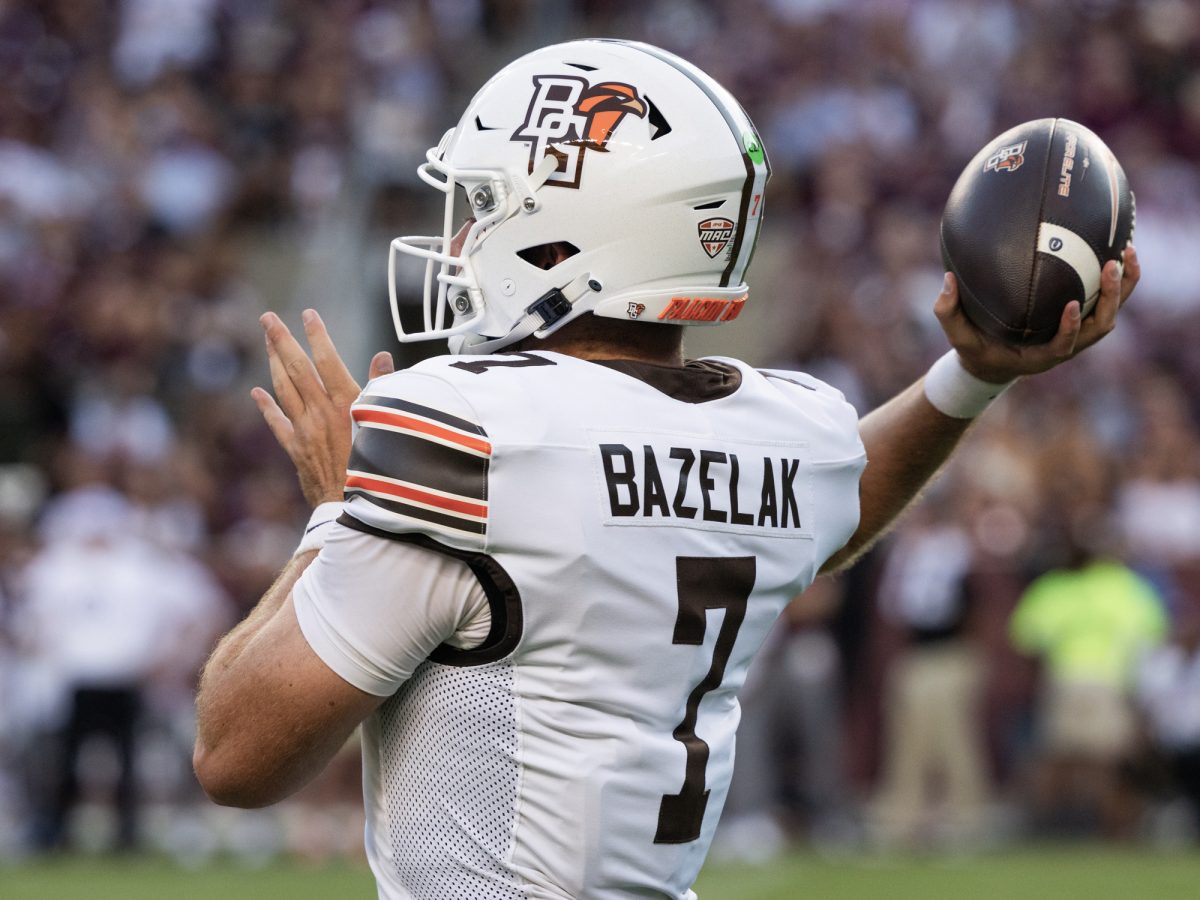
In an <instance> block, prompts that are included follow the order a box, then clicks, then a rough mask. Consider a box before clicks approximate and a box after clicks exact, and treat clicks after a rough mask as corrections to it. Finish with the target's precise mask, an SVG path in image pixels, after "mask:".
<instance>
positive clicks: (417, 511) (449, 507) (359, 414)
mask: <svg viewBox="0 0 1200 900" xmlns="http://www.w3.org/2000/svg"><path fill="white" fill-rule="evenodd" d="M351 416H352V417H353V419H354V423H355V425H356V426H357V428H356V432H355V437H354V446H353V449H352V450H351V453H350V463H349V466H348V467H347V473H346V500H347V506H346V510H347V512H348V513H349V514H350V515H351V517H352V518H355V519H358V520H359V521H361V522H363V523H365V524H367V525H369V526H371V527H373V528H375V529H378V530H382V531H386V532H390V533H395V534H408V533H424V534H428V535H429V536H431V537H434V538H436V539H438V540H440V541H443V542H447V543H450V544H457V545H460V546H463V547H471V548H479V547H480V546H481V545H482V544H483V543H484V541H485V540H486V537H487V524H488V499H487V498H488V491H487V487H488V467H489V465H490V462H491V456H492V444H491V442H490V441H489V440H488V436H487V432H486V431H485V430H484V428H483V426H482V425H481V424H480V422H479V421H478V417H477V416H476V415H475V414H474V412H473V411H472V410H471V408H470V407H469V405H468V404H467V403H466V401H465V400H463V399H462V396H461V395H460V394H459V393H458V392H457V391H456V390H454V388H452V387H451V386H450V385H449V384H447V383H445V382H444V381H442V380H440V379H438V378H433V377H431V376H428V375H422V374H420V373H413V372H398V373H396V374H394V375H389V376H385V377H384V378H379V379H376V380H375V381H372V382H371V383H370V384H368V385H367V387H366V389H365V390H364V391H363V393H362V395H361V396H360V397H359V398H358V401H357V402H356V403H355V404H354V407H353V409H352V410H351Z"/></svg>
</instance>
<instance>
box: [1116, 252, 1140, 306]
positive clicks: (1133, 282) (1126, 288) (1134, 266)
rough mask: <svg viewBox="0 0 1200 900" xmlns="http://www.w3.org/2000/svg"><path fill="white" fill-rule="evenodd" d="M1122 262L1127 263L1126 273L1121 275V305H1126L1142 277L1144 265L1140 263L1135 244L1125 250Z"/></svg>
mask: <svg viewBox="0 0 1200 900" xmlns="http://www.w3.org/2000/svg"><path fill="white" fill-rule="evenodd" d="M1122 261H1123V262H1124V263H1125V271H1124V273H1123V274H1122V275H1121V303H1122V304H1124V303H1125V301H1126V300H1128V299H1129V295H1130V294H1132V293H1133V289H1134V288H1135V287H1137V283H1138V281H1140V280H1141V277H1142V265H1141V263H1140V262H1138V255H1137V248H1136V247H1134V246H1133V244H1130V245H1129V246H1127V247H1126V248H1125V254H1124V256H1123V257H1122Z"/></svg>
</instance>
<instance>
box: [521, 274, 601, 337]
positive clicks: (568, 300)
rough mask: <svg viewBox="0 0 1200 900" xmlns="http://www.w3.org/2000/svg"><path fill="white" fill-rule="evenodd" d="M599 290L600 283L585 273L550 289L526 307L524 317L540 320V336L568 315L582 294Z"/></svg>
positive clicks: (538, 330) (538, 329)
mask: <svg viewBox="0 0 1200 900" xmlns="http://www.w3.org/2000/svg"><path fill="white" fill-rule="evenodd" d="M601 289H602V287H601V284H600V282H599V281H597V280H596V279H595V278H593V277H592V274H591V273H590V272H586V273H584V274H583V275H580V276H579V277H578V278H576V279H574V280H573V281H571V282H570V283H568V284H565V285H563V286H562V287H561V288H551V289H550V290H548V291H546V293H544V294H542V296H540V297H538V298H537V299H536V300H534V301H533V303H531V304H529V306H528V307H526V309H525V315H526V316H527V317H528V316H537V317H538V318H539V319H541V320H542V323H541V325H539V326H538V328H537V332H538V335H539V336H540V335H541V333H542V332H544V331H545V330H546V329H547V328H550V327H552V326H553V325H555V324H557V323H558V322H559V321H561V320H562V319H563V318H564V317H565V316H568V315H570V314H571V310H572V308H574V306H575V303H576V301H578V300H579V299H580V298H581V297H582V296H583V295H584V294H587V293H589V292H591V291H599V290H601Z"/></svg>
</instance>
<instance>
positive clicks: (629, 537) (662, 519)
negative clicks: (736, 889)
mask: <svg viewBox="0 0 1200 900" xmlns="http://www.w3.org/2000/svg"><path fill="white" fill-rule="evenodd" d="M354 419H355V421H356V422H357V423H358V425H359V430H358V433H357V436H356V438H355V445H354V452H353V455H352V457H351V461H350V471H349V476H348V480H347V498H348V501H349V502H348V504H347V515H346V516H344V517H343V522H344V523H345V524H348V525H350V526H351V527H353V528H356V529H358V530H360V531H365V532H367V533H369V534H373V535H379V536H382V537H386V538H390V539H395V540H399V541H403V542H408V543H410V544H414V545H416V546H418V547H422V548H425V549H427V550H430V551H434V552H436V553H439V554H444V555H446V556H449V557H452V558H455V559H458V560H461V561H463V562H465V563H466V564H467V565H468V566H469V567H470V569H471V571H472V572H474V574H475V577H476V578H477V579H478V581H479V583H480V584H481V585H482V587H483V589H484V592H485V593H486V595H487V600H488V607H489V611H490V615H491V626H490V630H489V632H488V635H487V637H486V638H485V639H484V640H483V642H482V643H481V644H479V645H478V646H477V647H474V648H473V649H469V650H463V649H458V648H457V647H455V646H454V645H452V644H451V643H449V642H447V643H444V644H443V645H441V646H439V647H437V648H436V649H435V650H434V651H433V652H432V653H431V654H429V657H428V659H427V660H425V661H424V662H422V663H420V664H419V665H418V666H417V667H416V669H415V671H413V673H412V677H411V678H409V679H408V680H407V681H405V682H404V683H403V684H402V685H401V687H400V688H399V690H398V691H397V692H396V693H395V694H394V695H393V696H391V697H390V698H389V699H388V700H387V701H385V702H384V704H383V705H382V706H381V707H380V709H379V710H378V711H377V712H376V714H374V715H373V716H372V717H371V718H370V719H369V720H368V721H367V723H365V726H364V748H365V749H364V765H365V775H364V777H365V795H366V802H367V806H368V810H367V814H368V834H367V844H368V847H367V849H368V855H369V857H370V859H371V864H372V867H373V869H374V872H375V875H376V877H377V880H378V883H379V892H380V896H381V897H385V898H413V900H510V898H511V900H518V898H568V897H569V898H614V900H615V898H627V897H630V896H662V897H673V898H686V897H693V896H694V894H693V893H692V892H691V884H692V882H693V880H694V879H695V877H696V875H697V873H698V871H699V869H700V866H701V864H702V862H703V860H704V857H705V853H706V851H707V849H708V846H709V843H710V841H711V839H712V836H713V831H714V829H715V827H716V823H717V819H718V817H719V815H720V812H721V807H722V804H723V803H724V799H725V793H726V789H727V787H728V784H729V779H730V776H731V774H732V769H733V750H734V731H735V730H736V728H737V724H738V718H739V710H738V703H737V692H738V689H739V688H740V687H741V685H742V682H743V680H744V679H745V675H746V670H747V667H748V666H749V663H750V660H751V657H752V656H753V655H754V653H755V651H756V650H757V649H758V647H759V645H760V644H761V643H762V641H763V639H764V637H765V636H766V634H767V632H768V630H769V629H770V627H771V625H772V623H773V622H774V621H775V619H776V617H777V616H778V615H779V613H780V611H781V610H782V609H783V607H784V606H785V605H786V604H787V603H788V601H789V600H790V599H791V598H792V597H794V596H795V595H796V594H798V593H799V592H800V591H802V590H803V589H804V588H805V587H806V586H807V585H808V584H809V583H810V582H811V581H812V580H813V578H814V577H815V576H816V574H817V571H818V569H819V568H820V566H821V565H822V563H823V562H824V561H825V560H826V559H828V558H829V557H830V556H831V555H832V554H833V553H834V552H836V551H837V550H838V549H839V548H841V547H842V546H843V545H844V543H845V542H846V541H847V540H848V538H849V537H850V535H851V534H852V533H853V531H854V529H855V527H856V525H857V521H858V480H859V475H860V473H861V471H862V468H863V465H864V464H865V458H864V454H863V448H862V444H861V442H860V441H859V437H858V430H857V415H856V413H855V412H854V410H853V409H852V408H851V407H850V406H849V405H848V404H846V403H845V401H844V400H843V399H842V398H841V395H840V394H838V393H837V392H836V391H834V390H832V389H831V388H829V387H827V386H825V385H823V384H821V383H820V382H818V381H816V380H814V379H812V378H810V377H809V376H806V375H802V374H798V373H774V372H758V371H755V370H754V369H752V368H750V367H749V366H747V365H745V364H744V363H740V362H735V361H732V360H720V359H710V360H702V361H699V362H696V363H691V364H689V365H688V366H687V367H685V368H683V369H680V368H672V367H663V366H653V365H648V364H636V363H630V362H608V363H597V362H588V361H584V360H581V359H577V358H573V357H570V356H563V355H560V354H556V353H550V352H540V351H539V352H537V353H519V354H506V355H502V356H495V357H481V358H454V357H439V358H437V359H433V360H429V361H427V362H423V363H421V364H419V365H417V366H415V367H413V368H412V369H409V370H406V371H403V372H398V373H396V374H394V375H389V376H385V377H384V378H381V379H377V380H376V381H373V382H371V383H370V384H369V385H368V386H367V388H366V390H365V391H364V393H363V396H362V397H360V398H359V401H358V402H357V403H356V405H355V407H354ZM397 597H398V600H399V599H402V597H403V586H397Z"/></svg>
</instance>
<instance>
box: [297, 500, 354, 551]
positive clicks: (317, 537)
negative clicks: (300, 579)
mask: <svg viewBox="0 0 1200 900" xmlns="http://www.w3.org/2000/svg"><path fill="white" fill-rule="evenodd" d="M345 505H346V504H344V503H343V502H342V501H341V500H330V501H328V502H326V503H322V504H320V505H319V506H318V507H317V508H316V509H314V510H313V514H312V516H310V517H309V520H308V525H307V526H305V529H304V537H302V538H301V539H300V546H299V547H297V548H296V552H295V553H293V554H292V556H299V555H300V554H301V553H307V552H308V551H309V550H320V549H321V548H322V547H324V546H325V541H326V540H328V538H329V532H330V531H332V530H333V523H334V522H336V521H337V520H338V516H340V515H341V514H342V509H343V508H345Z"/></svg>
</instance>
